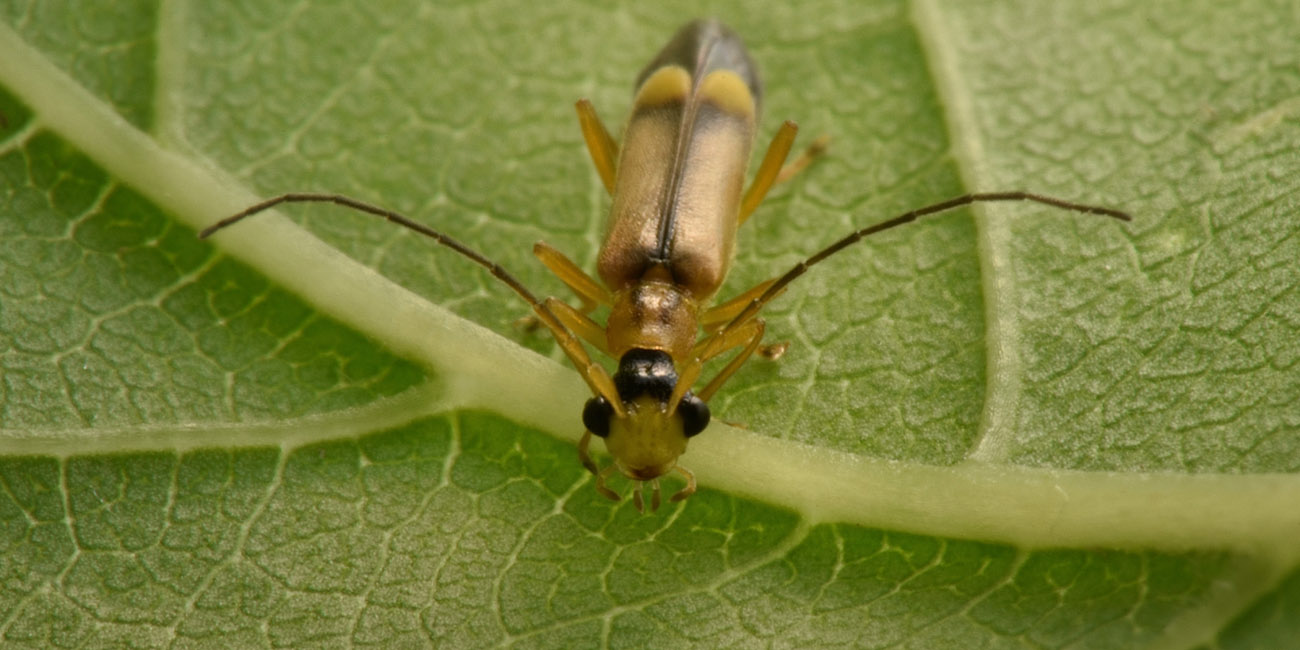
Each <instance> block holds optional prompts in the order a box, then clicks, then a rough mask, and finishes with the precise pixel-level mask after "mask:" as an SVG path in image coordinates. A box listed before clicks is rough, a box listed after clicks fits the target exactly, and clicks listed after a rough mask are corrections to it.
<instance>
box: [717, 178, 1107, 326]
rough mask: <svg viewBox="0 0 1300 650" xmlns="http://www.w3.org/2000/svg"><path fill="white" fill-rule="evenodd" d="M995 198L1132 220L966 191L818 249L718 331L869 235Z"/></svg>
mask: <svg viewBox="0 0 1300 650" xmlns="http://www.w3.org/2000/svg"><path fill="white" fill-rule="evenodd" d="M996 201H1033V202H1035V203H1042V204H1044V205H1050V206H1052V207H1054V208H1061V209H1062V210H1070V211H1072V212H1083V213H1086V214H1096V215H1101V216H1104V217H1111V218H1112V219H1119V220H1120V221H1132V220H1133V217H1132V216H1130V215H1129V214H1128V213H1127V212H1121V211H1119V210H1115V209H1112V208H1105V207H1101V206H1098V205H1087V204H1084V203H1073V202H1070V201H1066V200H1063V199H1058V198H1054V197H1050V196H1043V195H1041V194H1033V193H1031V192H980V193H973V194H963V195H962V196H958V197H955V198H951V199H948V200H947V201H940V202H939V203H935V204H932V205H927V206H925V207H923V208H917V209H916V210H912V211H910V212H905V213H903V214H900V215H898V216H897V217H894V218H893V219H890V220H888V221H882V222H880V223H878V224H876V225H874V226H867V227H866V228H863V229H861V230H855V231H853V232H851V233H849V234H848V236H846V237H844V238H843V239H841V240H839V241H837V242H835V243H834V244H831V245H830V246H827V247H826V248H823V249H821V250H820V251H817V252H816V253H814V254H813V255H812V256H810V257H808V258H807V259H805V260H804V261H802V262H799V263H798V264H796V265H794V268H792V269H790V270H789V271H786V272H785V274H784V275H782V276H781V277H779V278H777V279H776V282H773V283H772V284H771V286H769V287H768V288H767V290H765V291H764V292H763V293H762V294H761V295H759V296H758V297H757V298H755V299H753V300H752V301H750V303H749V304H748V305H747V306H746V307H745V309H744V310H742V311H741V312H740V313H739V314H737V315H736V317H735V318H733V319H731V321H730V322H729V323H727V325H726V326H725V327H723V328H722V329H721V330H718V332H719V333H721V332H723V331H725V330H729V329H731V328H733V327H735V326H737V325H739V324H741V323H743V322H745V321H746V320H748V319H750V318H753V317H754V316H755V315H756V314H757V313H758V312H759V311H760V310H761V309H762V308H763V306H764V305H766V304H767V303H768V302H770V301H771V300H772V299H773V298H775V297H776V296H777V294H779V293H781V291H782V290H783V289H785V287H786V285H788V284H790V283H791V282H794V280H795V278H798V277H799V276H801V275H803V274H804V273H807V272H808V269H809V268H811V267H812V266H813V265H814V264H817V263H818V262H821V261H822V260H824V259H826V258H828V257H830V256H832V255H834V254H836V253H838V252H840V251H842V250H844V249H846V248H848V247H849V246H852V245H854V244H856V243H858V242H860V241H862V240H863V239H865V238H866V237H869V236H871V235H874V234H876V233H878V232H881V231H883V230H889V229H890V228H894V227H897V226H901V225H903V224H905V223H911V222H913V221H916V220H917V219H920V218H921V217H924V216H928V215H932V214H936V213H939V212H945V211H947V210H951V209H953V208H959V207H961V206H963V205H970V204H972V203H992V202H996Z"/></svg>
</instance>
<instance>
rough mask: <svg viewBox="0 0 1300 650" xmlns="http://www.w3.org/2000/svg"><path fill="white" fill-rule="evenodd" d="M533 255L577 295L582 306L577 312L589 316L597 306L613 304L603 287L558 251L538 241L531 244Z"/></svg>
mask: <svg viewBox="0 0 1300 650" xmlns="http://www.w3.org/2000/svg"><path fill="white" fill-rule="evenodd" d="M533 255H536V256H537V259H539V260H541V262H542V264H543V265H545V266H546V268H548V269H550V270H551V273H554V274H555V277H557V278H559V279H560V282H563V283H564V284H565V286H567V287H569V288H570V289H572V290H573V293H575V294H577V295H578V299H579V300H581V301H582V306H581V307H579V308H578V311H580V312H582V313H584V314H589V313H591V311H592V310H593V309H595V308H596V306H597V305H610V304H613V298H611V297H610V295H609V292H608V291H606V290H605V287H603V286H601V285H600V283H599V282H596V281H595V280H594V279H592V277H591V276H590V275H587V272H586V271H583V270H582V268H581V267H579V266H578V265H577V264H574V263H573V260H570V259H569V258H568V257H566V256H565V255H564V253H561V252H560V249H558V248H556V247H554V246H552V245H550V244H548V243H546V242H543V241H539V242H537V243H536V244H533Z"/></svg>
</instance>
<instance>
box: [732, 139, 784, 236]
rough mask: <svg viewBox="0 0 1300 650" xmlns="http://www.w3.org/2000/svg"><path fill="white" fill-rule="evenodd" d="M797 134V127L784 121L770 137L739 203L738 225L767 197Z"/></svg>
mask: <svg viewBox="0 0 1300 650" xmlns="http://www.w3.org/2000/svg"><path fill="white" fill-rule="evenodd" d="M798 133H799V125H797V124H795V123H794V122H791V121H790V120H786V121H785V124H782V125H781V128H780V129H778V130H777V132H776V135H775V136H772V143H771V144H769V145H767V153H766V154H764V155H763V162H762V164H760V165H759V166H758V171H757V172H755V173H754V180H753V181H752V182H750V184H749V189H748V190H746V191H745V198H744V200H743V201H741V202H740V220H739V223H745V220H746V219H748V218H749V215H751V214H753V213H754V210H755V209H757V208H758V204H760V203H762V202H763V197H765V196H767V192H768V190H770V189H772V186H773V185H775V184H776V179H777V177H779V176H780V175H781V166H782V165H784V164H785V158H786V156H789V155H790V147H793V146H794V136H795V135H797V134H798Z"/></svg>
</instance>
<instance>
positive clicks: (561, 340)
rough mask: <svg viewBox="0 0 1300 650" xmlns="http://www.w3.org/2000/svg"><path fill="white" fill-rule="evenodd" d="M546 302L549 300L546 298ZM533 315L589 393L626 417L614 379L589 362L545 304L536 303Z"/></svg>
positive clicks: (585, 350)
mask: <svg viewBox="0 0 1300 650" xmlns="http://www.w3.org/2000/svg"><path fill="white" fill-rule="evenodd" d="M547 300H551V299H550V298H548V299H547ZM533 313H535V314H536V315H537V319H538V320H539V321H541V323H542V324H543V325H545V326H546V329H549V330H551V334H552V335H553V336H555V342H556V343H558V344H559V345H560V349H561V350H564V354H565V355H566V356H568V357H569V361H572V362H573V367H575V368H577V369H578V374H579V375H582V378H583V379H584V380H586V382H587V386H589V387H590V388H591V392H592V393H594V394H596V395H600V396H601V397H604V398H605V399H607V400H609V404H610V406H612V407H613V408H614V414H615V415H617V416H618V417H626V416H627V410H626V409H624V408H623V400H620V399H619V398H618V389H616V388H615V387H614V379H613V378H611V377H610V376H609V373H608V372H606V371H605V368H604V367H602V366H601V365H600V364H598V363H596V362H595V361H592V360H591V355H589V354H587V349H586V348H584V347H582V341H579V340H578V337H577V336H575V335H574V334H573V332H570V331H569V329H568V328H566V327H565V326H564V324H563V323H562V322H560V319H559V317H558V316H556V315H555V312H552V311H551V309H550V308H549V307H547V306H546V304H545V303H537V304H536V305H535V306H534V307H533Z"/></svg>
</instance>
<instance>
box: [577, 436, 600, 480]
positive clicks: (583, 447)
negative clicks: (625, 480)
mask: <svg viewBox="0 0 1300 650" xmlns="http://www.w3.org/2000/svg"><path fill="white" fill-rule="evenodd" d="M590 446H591V432H590V431H586V432H583V434H582V440H579V441H578V460H579V461H581V462H582V466H583V467H586V468H587V471H588V472H591V473H592V474H597V475H598V474H600V470H598V469H596V461H594V460H592V459H591V452H589V451H588V450H587V448H588V447H590Z"/></svg>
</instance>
